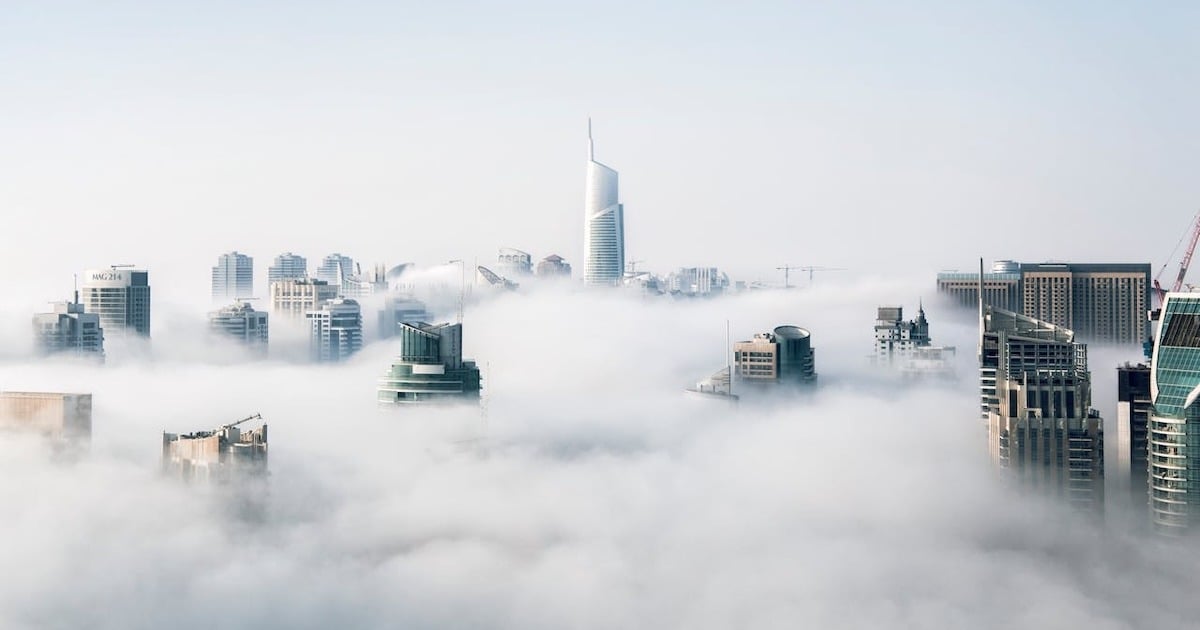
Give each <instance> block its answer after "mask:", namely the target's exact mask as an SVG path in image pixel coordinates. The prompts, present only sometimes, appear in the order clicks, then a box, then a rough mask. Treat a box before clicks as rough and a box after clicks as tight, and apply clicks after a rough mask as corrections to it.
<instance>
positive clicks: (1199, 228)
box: [1154, 211, 1200, 306]
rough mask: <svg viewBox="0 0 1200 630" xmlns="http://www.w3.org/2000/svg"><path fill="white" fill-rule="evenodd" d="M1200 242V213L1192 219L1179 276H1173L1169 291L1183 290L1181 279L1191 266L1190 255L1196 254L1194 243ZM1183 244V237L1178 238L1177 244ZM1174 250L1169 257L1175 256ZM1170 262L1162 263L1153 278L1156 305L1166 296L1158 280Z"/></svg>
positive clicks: (1180, 263)
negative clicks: (1189, 235) (1190, 231)
mask: <svg viewBox="0 0 1200 630" xmlns="http://www.w3.org/2000/svg"><path fill="white" fill-rule="evenodd" d="M1197 241H1200V211H1198V212H1196V216H1195V217H1193V218H1192V238H1191V240H1190V241H1188V246H1187V249H1185V250H1184V251H1183V259H1182V260H1180V261H1179V274H1178V275H1177V276H1175V284H1173V285H1171V291H1172V292H1175V291H1178V290H1180V289H1182V288H1183V278H1184V276H1186V275H1187V272H1188V266H1189V265H1191V264H1192V254H1194V253H1195V252H1196V242H1197ZM1182 242H1183V237H1182V236H1181V237H1179V243H1182ZM1179 243H1176V244H1175V250H1178V249H1179ZM1175 250H1172V251H1171V255H1172V256H1174V255H1175ZM1169 264H1170V262H1166V263H1163V266H1162V269H1160V270H1159V271H1158V275H1156V276H1154V294H1155V295H1156V296H1158V305H1159V306H1162V303H1163V300H1164V299H1165V298H1166V296H1167V290H1166V289H1164V288H1163V287H1162V283H1161V282H1159V279H1160V278H1162V275H1163V272H1165V271H1166V270H1167V265H1169Z"/></svg>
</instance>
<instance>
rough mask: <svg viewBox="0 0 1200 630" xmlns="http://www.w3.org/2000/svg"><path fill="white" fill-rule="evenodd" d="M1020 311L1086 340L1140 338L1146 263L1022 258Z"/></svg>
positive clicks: (1146, 299) (1143, 329)
mask: <svg viewBox="0 0 1200 630" xmlns="http://www.w3.org/2000/svg"><path fill="white" fill-rule="evenodd" d="M1021 285H1022V288H1021V299H1022V302H1021V304H1022V308H1021V311H1022V312H1023V313H1024V314H1025V315H1027V316H1029V317H1033V318H1035V319H1040V320H1043V321H1047V322H1050V323H1052V324H1055V325H1058V326H1065V327H1067V328H1070V329H1071V330H1074V331H1075V332H1076V333H1077V334H1079V336H1080V337H1082V338H1084V339H1088V340H1091V341H1099V342H1107V343H1120V344H1132V343H1142V342H1143V341H1145V339H1146V335H1147V330H1146V312H1147V311H1148V310H1149V308H1150V265H1148V264H1087V265H1083V264H1054V263H1043V264H1032V265H1031V264H1022V265H1021Z"/></svg>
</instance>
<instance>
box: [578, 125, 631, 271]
mask: <svg viewBox="0 0 1200 630" xmlns="http://www.w3.org/2000/svg"><path fill="white" fill-rule="evenodd" d="M624 272H625V209H624V207H623V206H622V205H621V203H620V201H619V199H618V197H617V172H616V171H614V170H613V169H611V168H609V167H607V166H605V165H603V164H601V163H599V162H597V161H596V149H595V146H594V145H593V143H592V121H590V120H589V121H588V168H587V193H586V198H585V200H584V217H583V281H584V283H585V284H589V285H617V284H619V283H620V282H621V275H622V274H623V273H624Z"/></svg>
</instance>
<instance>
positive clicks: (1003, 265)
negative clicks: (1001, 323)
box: [937, 260, 1021, 313]
mask: <svg viewBox="0 0 1200 630" xmlns="http://www.w3.org/2000/svg"><path fill="white" fill-rule="evenodd" d="M1014 264H1015V263H1012V262H1011V261H1006V260H1005V261H999V262H997V263H995V264H994V265H992V273H986V274H983V303H984V305H986V306H994V307H996V308H1002V309H1004V310H1006V311H1012V312H1014V313H1020V312H1021V274H1020V272H1019V271H1016V270H1014V268H1013V265H1014ZM997 270H999V271H997ZM937 290H938V293H941V294H943V295H945V296H947V297H948V298H950V300H951V301H953V302H954V303H956V304H958V305H960V306H964V307H968V308H972V309H973V308H975V307H976V305H978V304H979V274H977V273H958V272H946V273H939V274H938V275H937Z"/></svg>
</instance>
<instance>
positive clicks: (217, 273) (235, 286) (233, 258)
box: [212, 252, 254, 302]
mask: <svg viewBox="0 0 1200 630" xmlns="http://www.w3.org/2000/svg"><path fill="white" fill-rule="evenodd" d="M250 297H254V259H253V258H251V257H249V256H247V255H245V254H239V253H238V252H229V253H228V254H221V256H220V257H219V258H217V265H216V266H215V267H213V268H212V299H213V301H215V302H223V301H229V300H238V299H245V298H250Z"/></svg>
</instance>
